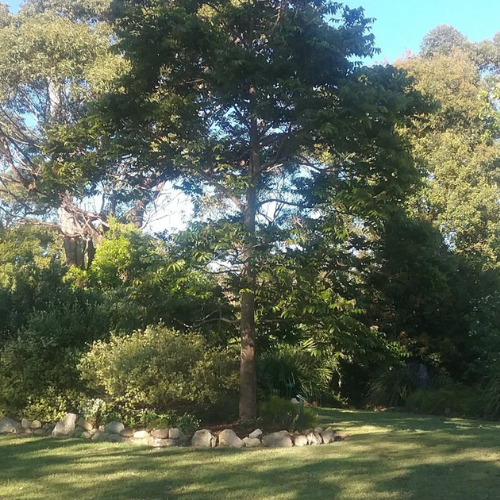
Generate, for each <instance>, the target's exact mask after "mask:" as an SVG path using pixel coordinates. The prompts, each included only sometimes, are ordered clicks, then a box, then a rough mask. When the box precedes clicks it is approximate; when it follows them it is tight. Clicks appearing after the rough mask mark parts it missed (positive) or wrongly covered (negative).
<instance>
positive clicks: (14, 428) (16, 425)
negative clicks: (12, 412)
mask: <svg viewBox="0 0 500 500" xmlns="http://www.w3.org/2000/svg"><path fill="white" fill-rule="evenodd" d="M20 430H21V424H20V422H17V421H16V420H13V419H12V418H8V417H4V418H2V420H0V434H11V433H16V432H19V431H20Z"/></svg>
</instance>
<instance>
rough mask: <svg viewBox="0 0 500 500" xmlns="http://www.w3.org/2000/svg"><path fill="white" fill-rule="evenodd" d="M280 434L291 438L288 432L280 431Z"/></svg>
mask: <svg viewBox="0 0 500 500" xmlns="http://www.w3.org/2000/svg"><path fill="white" fill-rule="evenodd" d="M278 434H281V435H282V436H291V434H290V433H289V432H288V431H279V432H278Z"/></svg>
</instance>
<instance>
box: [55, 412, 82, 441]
mask: <svg viewBox="0 0 500 500" xmlns="http://www.w3.org/2000/svg"><path fill="white" fill-rule="evenodd" d="M77 420H78V415H76V414H74V413H66V416H65V417H64V420H60V421H59V422H57V424H56V426H55V427H54V430H53V431H52V435H53V436H55V437H58V436H60V437H63V436H69V435H70V434H72V433H73V431H74V430H75V428H76V421H77Z"/></svg>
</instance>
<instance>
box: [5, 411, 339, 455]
mask: <svg viewBox="0 0 500 500" xmlns="http://www.w3.org/2000/svg"><path fill="white" fill-rule="evenodd" d="M5 433H17V434H33V435H35V436H53V437H77V438H83V439H89V440H92V441H107V442H113V443H131V444H138V445H142V446H153V447H156V448H163V447H169V446H192V447H195V448H215V447H218V448H243V447H246V448H258V447H262V446H266V447H269V448H289V447H291V446H307V445H319V444H329V443H333V442H335V441H340V440H341V437H340V436H338V435H336V434H335V431H334V430H332V429H331V428H330V427H329V428H327V429H325V430H323V429H322V428H321V427H317V428H315V429H310V430H308V431H305V432H304V433H290V432H288V431H279V432H273V433H271V434H266V435H264V433H263V432H262V431H261V430H260V429H256V430H255V431H253V432H251V433H250V434H249V435H248V436H247V437H244V438H243V439H240V438H239V437H238V436H237V435H236V433H235V432H234V431H233V430H231V429H226V430H223V431H222V432H220V433H219V435H218V436H217V435H215V434H213V433H212V432H211V431H209V430H207V429H201V430H198V431H196V432H195V433H194V434H193V435H192V436H188V435H186V434H184V433H183V432H182V431H181V430H180V429H178V428H175V427H174V428H165V429H155V430H152V431H146V430H135V429H130V428H126V427H125V426H124V425H123V424H122V423H121V422H109V423H108V424H106V425H105V426H101V427H99V428H94V427H93V425H92V424H91V423H90V422H88V421H87V420H85V419H84V418H82V417H78V415H76V414H74V413H68V414H67V415H66V417H65V418H64V420H61V421H59V422H57V423H56V424H55V425H51V424H45V425H43V424H42V423H41V422H39V421H38V420H33V421H30V420H27V419H24V418H23V419H22V420H21V422H17V421H15V420H12V419H10V418H3V419H1V420H0V434H5Z"/></svg>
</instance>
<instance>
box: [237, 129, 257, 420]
mask: <svg viewBox="0 0 500 500" xmlns="http://www.w3.org/2000/svg"><path fill="white" fill-rule="evenodd" d="M251 148H252V151H251V157H250V163H249V185H248V188H247V195H246V204H245V209H244V212H243V228H244V231H245V241H244V246H243V270H242V280H241V281H242V292H241V322H240V332H241V360H240V405H239V414H240V419H241V420H253V419H255V418H256V417H257V375H256V358H255V290H256V284H257V280H256V274H255V263H254V259H255V255H254V254H255V219H256V213H257V186H256V172H258V170H259V148H258V137H257V127H256V124H255V123H253V124H252V134H251Z"/></svg>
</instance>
